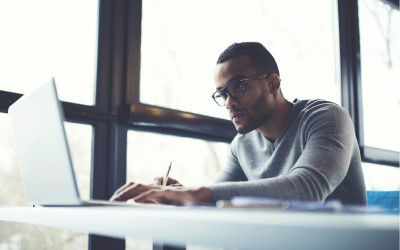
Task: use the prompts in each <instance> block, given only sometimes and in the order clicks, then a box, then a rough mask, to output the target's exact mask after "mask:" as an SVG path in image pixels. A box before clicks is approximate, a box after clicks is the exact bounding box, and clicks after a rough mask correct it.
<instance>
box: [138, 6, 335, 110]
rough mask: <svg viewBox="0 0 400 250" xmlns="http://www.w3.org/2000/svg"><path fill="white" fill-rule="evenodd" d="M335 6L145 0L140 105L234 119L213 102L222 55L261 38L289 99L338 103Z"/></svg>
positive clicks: (284, 92)
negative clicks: (232, 46) (236, 45)
mask: <svg viewBox="0 0 400 250" xmlns="http://www.w3.org/2000/svg"><path fill="white" fill-rule="evenodd" d="M335 3H336V1H319V0H307V1H290V3H288V2H287V1H273V0H268V1H240V0H219V1H213V0H201V1H180V0H170V1H163V0H146V1H143V18H142V31H143V33H142V45H141V46H142V48H141V60H142V62H141V73H140V76H141V87H140V90H141V93H140V99H141V102H143V103H149V104H154V105H160V106H165V107H169V108H174V109H178V110H184V111H190V112H195V113H201V114H205V115H212V116H216V117H221V118H228V115H227V113H226V111H225V110H224V108H221V107H218V106H217V105H216V104H215V103H214V101H213V100H212V98H211V94H212V93H213V92H214V91H215V85H214V79H213V73H214V66H215V64H216V61H217V58H218V56H219V54H220V53H221V52H222V51H223V50H224V49H225V48H226V47H227V46H229V45H230V44H232V43H234V42H242V41H258V42H261V43H263V44H264V45H265V46H266V47H267V48H268V49H269V50H270V51H271V53H272V54H273V55H274V56H275V59H276V60H277V63H278V66H279V67H280V72H281V78H282V80H283V81H282V91H283V94H284V95H285V96H286V97H287V98H288V99H289V100H293V99H294V98H299V99H307V98H324V99H327V100H331V101H334V102H336V103H339V104H340V102H341V100H340V84H339V82H338V78H337V72H336V69H337V67H336V62H337V61H336V60H337V59H336V58H337V48H336V47H337V46H336V45H335V44H336V43H335V42H336V36H335V30H336V25H337V21H336V12H335V10H336V6H335ZM289 5H290V6H289ZM210 6H212V8H210ZM316 10H318V11H316ZM205 13H206V14H205Z"/></svg>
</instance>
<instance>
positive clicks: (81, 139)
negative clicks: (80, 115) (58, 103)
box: [64, 122, 93, 200]
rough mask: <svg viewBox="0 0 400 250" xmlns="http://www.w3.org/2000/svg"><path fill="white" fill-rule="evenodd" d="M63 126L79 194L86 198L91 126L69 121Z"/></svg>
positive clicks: (88, 180) (90, 155) (88, 192)
mask: <svg viewBox="0 0 400 250" xmlns="http://www.w3.org/2000/svg"><path fill="white" fill-rule="evenodd" d="M64 127H65V133H66V134H67V138H68V145H69V148H70V151H71V157H72V162H73V165H74V172H75V177H76V182H77V184H78V189H79V194H80V196H81V198H82V199H85V200H88V199H89V198H90V179H91V178H90V174H91V166H92V144H93V137H92V136H93V128H92V126H90V125H84V124H79V123H71V122H65V123H64Z"/></svg>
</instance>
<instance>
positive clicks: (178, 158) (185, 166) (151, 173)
mask: <svg viewBox="0 0 400 250" xmlns="http://www.w3.org/2000/svg"><path fill="white" fill-rule="evenodd" d="M188 145H190V146H189V147H188ZM228 149H229V145H228V144H226V143H217V142H207V141H203V140H197V139H191V138H184V137H176V136H168V135H160V134H154V133H144V132H135V131H129V132H128V149H127V180H135V181H138V182H141V183H152V182H153V178H154V177H156V176H163V175H164V174H165V171H166V170H167V168H168V166H169V164H170V162H172V167H171V172H170V176H171V177H172V178H175V179H177V180H179V181H180V182H181V183H183V184H184V185H185V186H198V185H207V184H211V183H212V182H213V181H214V179H215V177H216V175H217V173H218V172H219V170H220V169H221V168H222V167H224V165H225V162H226V159H227V155H228ZM155 154H156V156H157V157H154V156H155Z"/></svg>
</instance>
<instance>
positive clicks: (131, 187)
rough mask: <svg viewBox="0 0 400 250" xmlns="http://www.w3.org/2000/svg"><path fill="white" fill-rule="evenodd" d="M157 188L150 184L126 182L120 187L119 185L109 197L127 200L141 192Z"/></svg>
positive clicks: (113, 199)
mask: <svg viewBox="0 0 400 250" xmlns="http://www.w3.org/2000/svg"><path fill="white" fill-rule="evenodd" d="M154 188H159V187H155V186H150V185H143V184H140V183H134V182H128V183H126V184H125V185H123V186H122V187H120V188H119V189H118V190H117V191H115V193H114V195H113V196H112V197H111V198H110V200H111V201H127V200H129V199H133V198H135V197H136V196H138V195H140V194H141V193H144V192H147V191H148V190H151V189H154Z"/></svg>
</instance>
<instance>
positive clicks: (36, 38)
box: [0, 0, 98, 105]
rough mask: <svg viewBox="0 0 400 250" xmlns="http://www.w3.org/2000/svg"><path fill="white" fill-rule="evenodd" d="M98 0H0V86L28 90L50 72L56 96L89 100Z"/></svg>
mask: <svg viewBox="0 0 400 250" xmlns="http://www.w3.org/2000/svg"><path fill="white" fill-rule="evenodd" d="M97 26H98V1H96V0H85V1H80V0H71V1H54V0H36V1H30V0H19V1H0V30H1V39H0V55H1V56H0V68H1V69H2V70H1V74H0V90H6V91H10V92H18V93H27V92H30V91H31V90H33V89H34V88H35V87H37V86H38V85H40V84H43V83H45V82H47V81H48V80H49V79H51V78H52V77H55V79H56V82H57V87H58V89H59V94H60V98H61V99H63V100H66V101H69V102H77V103H82V104H88V105H92V104H93V103H94V86H95V81H96V66H97V63H96V61H97Z"/></svg>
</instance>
